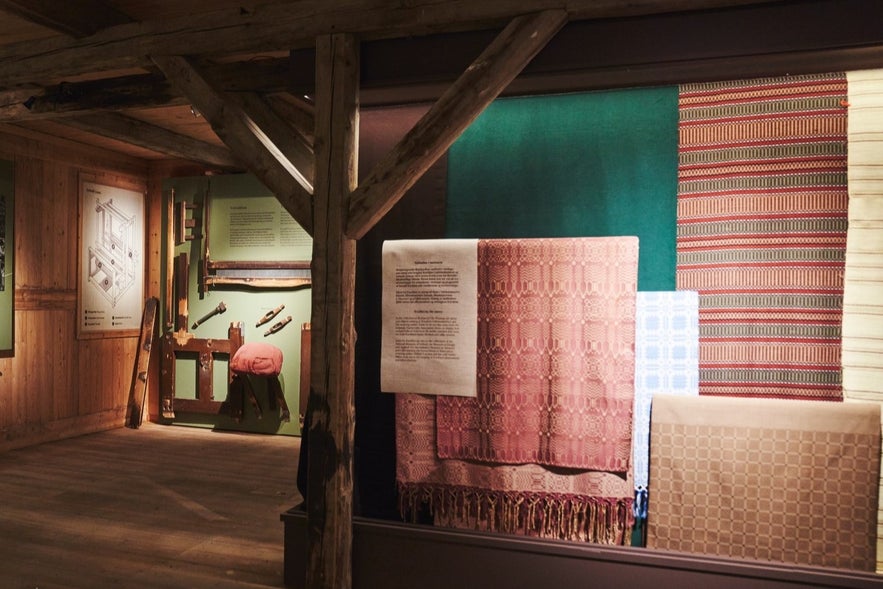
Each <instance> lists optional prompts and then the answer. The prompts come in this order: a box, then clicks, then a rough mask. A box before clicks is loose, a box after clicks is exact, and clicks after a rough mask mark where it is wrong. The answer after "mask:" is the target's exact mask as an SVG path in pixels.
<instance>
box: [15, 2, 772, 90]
mask: <svg viewBox="0 0 883 589" xmlns="http://www.w3.org/2000/svg"><path fill="white" fill-rule="evenodd" d="M776 1H778V0H639V1H633V2H622V1H621V0H521V1H520V2H518V3H515V4H513V3H512V2H511V1H509V0H484V1H483V2H475V1H474V0H449V1H448V2H438V1H437V0H412V1H410V2H407V3H402V2H393V1H390V2H388V3H386V4H385V5H378V4H379V3H378V2H377V0H349V1H348V2H347V4H346V7H345V8H346V9H345V10H344V9H342V7H341V5H340V4H339V3H337V2H325V1H324V0H299V1H297V2H294V1H289V2H277V3H275V4H268V5H262V6H259V7H256V8H254V9H253V10H244V9H224V10H218V11H213V12H209V13H205V14H202V15H200V16H199V17H198V18H194V17H192V16H187V17H179V18H172V19H167V20H163V21H145V22H140V23H132V24H121V25H117V26H114V27H110V28H107V29H103V30H101V31H99V32H98V33H96V34H94V35H91V36H89V37H85V38H83V39H65V38H50V39H42V40H37V41H29V42H24V43H16V44H12V45H8V46H5V47H2V48H0V86H7V87H8V86H11V85H15V84H18V83H23V82H34V81H52V80H58V79H63V78H66V77H71V76H76V75H79V74H86V73H90V72H96V71H107V70H118V69H124V68H130V67H144V66H146V65H148V64H149V60H148V58H147V56H148V55H150V56H162V55H166V56H169V55H207V54H231V53H240V52H242V53H246V52H253V51H275V50H280V49H291V48H298V47H310V46H312V45H313V44H314V43H315V39H316V38H317V37H318V36H321V35H324V34H330V33H335V32H339V31H347V32H349V33H352V34H357V35H360V37H361V39H374V38H393V37H407V36H414V35H427V34H431V33H439V32H446V31H463V30H476V29H482V28H489V27H490V28H492V27H495V26H499V25H501V24H502V23H505V22H507V21H508V20H509V19H511V18H512V17H514V16H517V15H519V14H529V13H534V12H539V11H542V10H547V9H560V10H565V11H566V12H567V13H568V16H569V18H570V19H571V20H579V19H598V18H613V17H623V16H633V15H641V14H654V13H659V12H673V11H685V10H705V9H712V8H719V7H729V6H738V5H748V4H764V3H768V2H776Z"/></svg>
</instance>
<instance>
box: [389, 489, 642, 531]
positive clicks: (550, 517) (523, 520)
mask: <svg viewBox="0 0 883 589" xmlns="http://www.w3.org/2000/svg"><path fill="white" fill-rule="evenodd" d="M633 503H634V499H633V498H631V497H621V498H617V497H586V496H581V495H567V494H558V493H539V492H531V493H526V492H514V491H491V490H487V489H477V488H473V487H455V486H445V485H425V484H414V483H399V508H400V510H401V513H402V517H403V518H404V519H405V521H416V520H417V517H418V514H419V513H421V512H422V511H423V510H425V509H428V511H429V513H430V514H431V515H432V516H433V520H434V523H435V524H436V525H439V526H443V527H451V528H462V529H472V530H479V531H489V532H503V533H508V534H520V535H524V536H534V537H539V538H556V539H560V540H572V541H579V542H592V543H596V544H609V545H627V544H628V543H630V542H631V533H632V526H633V525H634V510H633Z"/></svg>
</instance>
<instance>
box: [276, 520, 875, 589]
mask: <svg viewBox="0 0 883 589" xmlns="http://www.w3.org/2000/svg"><path fill="white" fill-rule="evenodd" d="M282 521H283V522H284V525H285V585H286V586H287V587H292V588H301V587H304V579H305V577H306V562H307V518H306V513H305V512H303V511H300V510H296V509H292V510H290V511H288V512H286V513H284V514H282ZM379 587H382V588H383V589H414V588H415V587H419V588H420V589H471V588H476V589H478V588H481V589H492V588H493V589H497V588H506V589H520V588H524V589H536V588H537V587H555V589H570V588H573V589H585V588H586V587H592V588H593V589H596V588H605V587H611V588H613V587H616V588H620V587H627V588H628V589H668V588H671V589H687V588H691V587H695V588H702V589H705V588H708V587H714V589H731V588H732V589H746V588H747V589H779V588H788V589H796V588H798V587H810V588H811V587H817V588H822V587H824V588H828V589H840V588H844V589H846V588H868V589H869V588H871V587H875V588H881V587H883V576H878V575H875V574H873V573H859V572H853V571H841V570H832V569H821V568H813V567H803V566H787V565H777V564H769V563H757V562H749V561H738V560H731V559H721V558H709V557H699V556H693V555H686V554H679V553H673V552H662V551H656V550H649V549H641V548H628V547H608V546H598V545H591V544H576V543H572V542H559V541H550V540H536V539H530V538H523V537H519V536H506V535H502V534H482V533H474V532H465V531H461V530H448V529H441V528H433V527H430V526H414V525H407V524H400V523H396V522H385V521H380V520H370V519H363V518H356V519H354V521H353V589H374V588H379Z"/></svg>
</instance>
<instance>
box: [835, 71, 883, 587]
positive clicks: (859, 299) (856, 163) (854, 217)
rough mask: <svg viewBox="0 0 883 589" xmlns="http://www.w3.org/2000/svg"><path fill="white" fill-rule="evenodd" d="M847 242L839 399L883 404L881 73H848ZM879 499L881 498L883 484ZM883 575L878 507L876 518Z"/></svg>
mask: <svg viewBox="0 0 883 589" xmlns="http://www.w3.org/2000/svg"><path fill="white" fill-rule="evenodd" d="M847 78H848V80H849V124H848V134H849V172H848V173H849V236H848V238H847V244H846V274H845V277H844V282H845V285H844V293H843V396H844V398H845V399H846V400H849V401H852V400H856V401H873V402H876V403H881V404H883V69H877V70H866V71H861V72H849V73H848V74H847ZM879 495H880V497H881V498H883V480H881V484H880V492H879ZM877 572H878V573H883V506H880V507H879V509H878V512H877Z"/></svg>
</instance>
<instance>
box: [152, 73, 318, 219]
mask: <svg viewBox="0 0 883 589" xmlns="http://www.w3.org/2000/svg"><path fill="white" fill-rule="evenodd" d="M153 61H154V62H155V63H156V65H157V66H158V67H159V69H160V70H162V72H163V74H165V76H166V77H167V78H168V79H169V81H171V82H172V84H174V85H175V86H176V87H177V88H178V90H179V91H180V92H181V93H182V94H184V95H185V96H187V98H188V99H189V100H190V102H191V104H193V106H194V107H196V108H197V109H198V110H199V112H200V113H202V116H203V117H205V120H206V121H208V123H209V124H210V125H211V127H212V129H213V130H214V131H215V133H216V134H217V135H218V137H220V138H221V140H222V141H223V142H224V143H225V144H226V145H227V147H229V148H230V150H231V151H232V152H233V154H234V156H235V157H236V158H237V159H238V160H240V161H241V162H242V163H243V164H244V165H245V167H246V168H248V170H249V171H250V172H251V173H252V174H254V175H255V176H256V177H257V178H258V180H260V181H261V182H263V184H264V185H265V186H266V187H267V188H268V189H270V191H272V192H273V194H274V195H275V196H276V198H278V199H279V202H280V203H282V206H283V207H284V208H285V209H286V210H287V211H288V212H289V213H291V216H292V217H294V220H295V221H297V222H298V223H299V224H300V225H301V226H302V227H303V228H304V229H305V230H306V231H307V232H308V233H310V234H312V228H313V211H312V195H311V193H310V192H311V191H308V190H307V189H306V188H305V187H304V186H303V185H302V184H301V183H300V180H299V179H298V175H299V172H298V171H297V170H296V169H294V167H293V166H292V165H291V163H290V162H288V161H287V160H286V158H285V157H282V154H281V153H279V152H277V151H274V150H273V147H272V146H271V145H269V144H268V141H267V138H266V136H265V135H263V133H262V131H261V130H260V129H259V128H258V127H257V125H255V123H254V121H253V120H251V119H250V118H249V117H248V116H247V115H246V114H245V112H243V110H242V109H241V108H240V107H239V106H237V105H236V104H235V103H233V102H232V101H231V100H229V99H228V98H226V97H225V96H224V95H223V94H222V93H221V92H219V91H218V90H217V89H216V88H215V87H214V86H212V84H211V83H209V81H208V80H207V79H206V78H205V76H203V75H202V74H201V73H200V72H199V71H198V70H197V69H196V67H195V66H194V65H193V64H192V63H191V62H190V61H189V60H188V59H187V58H184V57H179V56H155V57H153Z"/></svg>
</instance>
